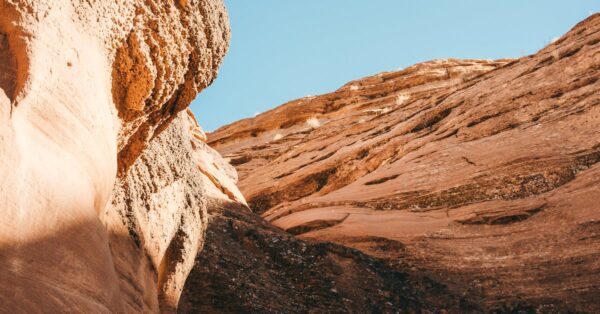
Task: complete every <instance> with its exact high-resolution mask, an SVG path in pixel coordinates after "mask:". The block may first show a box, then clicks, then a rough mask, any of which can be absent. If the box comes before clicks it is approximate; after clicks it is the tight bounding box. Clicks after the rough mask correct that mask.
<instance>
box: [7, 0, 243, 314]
mask: <svg viewBox="0 0 600 314" xmlns="http://www.w3.org/2000/svg"><path fill="white" fill-rule="evenodd" d="M228 42H229V25H228V18H227V13H226V11H225V8H224V6H223V3H222V1H220V0H187V1H184V0H178V1H155V0H143V1H142V0H136V1H78V0H53V1H47V0H46V1H44V0H42V1H39V0H36V1H30V0H2V1H0V120H1V122H0V156H2V163H1V164H0V194H1V195H0V208H1V209H2V214H3V215H2V218H1V219H0V225H1V228H0V245H1V249H0V265H1V266H2V267H1V269H2V270H0V304H1V308H2V311H3V312H4V311H6V312H18V313H38V312H63V311H65V310H68V311H70V312H78V313H79V312H81V313H130V312H134V313H142V312H143V313H146V312H159V311H162V312H173V311H175V309H176V306H177V303H178V299H179V295H180V294H181V291H182V289H183V284H184V281H185V278H186V276H187V274H188V273H189V271H190V270H191V268H192V266H193V261H194V258H195V255H196V253H197V252H198V251H199V249H200V248H201V245H202V243H203V239H204V234H205V228H206V221H207V220H206V219H207V217H206V207H207V206H208V199H209V198H210V197H211V196H210V195H211V194H210V193H212V192H210V191H212V190H213V189H216V190H217V191H228V194H227V196H226V197H227V198H228V199H235V197H236V196H237V197H239V199H238V200H239V201H240V202H241V203H243V202H244V201H243V198H242V197H241V196H240V193H239V191H237V190H236V189H235V183H234V181H235V180H234V179H235V178H234V177H233V176H232V175H231V173H233V171H232V170H231V169H228V168H226V167H225V168H223V169H221V170H218V169H215V167H216V166H215V165H219V163H221V164H225V163H223V162H222V161H219V160H220V159H219V158H218V154H216V153H214V152H213V151H211V150H209V149H208V147H207V146H206V144H194V141H195V138H196V137H197V136H198V134H202V132H201V130H199V128H198V127H197V126H195V124H194V123H193V118H192V117H190V116H189V114H188V113H186V112H185V111H183V110H184V109H185V108H186V107H187V106H188V105H189V103H190V102H191V100H192V99H193V98H194V97H195V95H196V94H197V93H198V92H199V91H200V90H202V89H203V88H204V87H206V86H208V85H209V84H210V83H211V82H212V81H213V80H214V79H215V77H216V73H217V69H218V66H219V65H220V63H221V60H222V58H223V56H224V54H225V52H226V50H227V47H228ZM180 112H181V113H180ZM171 122H173V123H171ZM194 145H195V146H194ZM199 150H205V151H202V152H198V151H199ZM200 157H201V158H200ZM209 157H212V158H213V160H211V159H208V158H209ZM205 161H206V162H209V161H210V163H207V164H204V162H205ZM200 169H202V170H203V171H204V172H201V171H200ZM207 175H209V176H210V177H211V179H210V180H209V179H207V178H205V176H207ZM203 180H204V181H203ZM207 184H210V185H211V186H207ZM212 185H215V186H214V187H213V186H212ZM216 185H218V187H217V186H216ZM215 193H216V192H215Z"/></svg>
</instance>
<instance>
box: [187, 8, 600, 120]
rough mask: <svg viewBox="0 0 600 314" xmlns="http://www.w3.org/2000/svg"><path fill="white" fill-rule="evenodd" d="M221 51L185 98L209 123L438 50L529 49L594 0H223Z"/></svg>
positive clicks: (463, 53)
mask: <svg viewBox="0 0 600 314" xmlns="http://www.w3.org/2000/svg"><path fill="white" fill-rule="evenodd" d="M225 4H226V6H227V9H228V11H229V19H230V22H231V32H232V35H231V45H230V50H229V53H228V55H227V57H226V58H225V61H224V62H223V65H222V66H221V69H220V72H219V77H218V78H217V80H216V81H215V82H214V83H213V85H212V86H210V87H209V88H208V89H206V90H205V91H203V92H202V93H201V94H200V95H199V96H198V98H196V100H195V101H194V102H193V103H192V107H191V108H192V110H193V111H194V113H195V114H196V116H197V117H198V120H199V122H200V125H201V126H202V127H203V128H204V129H205V130H207V131H213V130H215V129H216V128H218V127H220V126H223V125H225V124H228V123H231V122H234V121H237V120H239V119H243V118H246V117H251V116H253V115H255V114H256V113H259V112H263V111H266V110H269V109H272V108H275V107H277V106H279V105H281V104H283V103H285V102H287V101H289V100H293V99H296V98H300V97H304V96H307V95H318V94H322V93H326V92H330V91H333V90H335V89H337V88H338V87H340V86H341V85H343V84H345V83H346V82H348V81H351V80H354V79H358V78H361V77H364V76H368V75H373V74H376V73H379V72H382V71H393V70H397V69H399V68H404V67H407V66H410V65H412V64H415V63H418V62H422V61H427V60H431V59H439V58H477V59H498V58H507V57H511V58H512V57H519V56H523V55H527V54H531V53H534V52H536V51H537V50H539V49H541V48H542V47H544V46H545V45H547V44H548V43H550V42H551V40H552V39H553V38H555V37H558V36H561V35H562V34H564V33H565V32H567V31H568V30H569V29H571V28H572V27H573V26H574V25H575V24H576V23H577V22H579V21H581V20H583V19H585V18H586V17H587V16H589V15H590V14H592V13H596V12H599V11H600V1H599V0H562V1H557V0H496V1H492V0H486V1H482V0H454V1H450V0H428V1H421V0H418V1H417V0H414V1H412V0H411V1H409V0H225Z"/></svg>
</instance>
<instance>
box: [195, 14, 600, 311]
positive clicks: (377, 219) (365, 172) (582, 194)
mask: <svg viewBox="0 0 600 314" xmlns="http://www.w3.org/2000/svg"><path fill="white" fill-rule="evenodd" d="M599 78H600V14H596V15H593V16H590V17H589V18H588V19H586V20H585V21H583V22H581V23H579V24H578V25H576V26H575V27H574V28H573V29H572V30H571V31H570V32H568V33H567V34H566V35H564V36H563V37H561V38H560V39H558V40H556V41H555V42H553V43H551V44H549V45H548V46H547V47H545V48H544V49H542V50H540V51H539V52H537V53H536V54H533V55H530V56H526V57H523V58H520V59H515V60H496V61H486V60H453V59H449V60H435V61H430V62H425V63H421V64H417V65H415V66H412V67H409V68H407V69H404V70H401V71H397V72H386V73H381V74H378V75H375V76H372V77H367V78H363V79H360V80H356V81H353V82H350V83H348V84H346V85H345V86H343V87H341V88H340V89H338V90H337V91H335V92H332V93H329V94H325V95H321V96H315V97H305V98H302V99H298V100H295V101H291V102H289V103H286V104H284V105H282V106H280V107H278V108H276V109H273V110H271V111H268V112H265V113H262V114H260V115H258V116H257V117H254V118H249V119H244V120H241V121H238V122H236V123H233V124H231V125H228V126H225V127H222V128H220V129H218V130H217V131H215V132H214V133H211V134H209V136H208V137H209V144H210V145H212V146H213V147H215V148H216V149H217V150H218V151H219V152H221V153H222V154H223V155H224V156H225V157H226V158H228V159H229V160H230V161H231V163H232V164H233V165H235V167H236V168H237V170H238V173H239V176H240V182H239V187H240V189H241V190H242V192H243V193H244V195H245V196H246V198H247V200H248V204H249V205H250V207H251V208H252V210H253V211H254V212H256V213H259V214H261V215H262V217H264V218H265V219H266V220H267V221H269V222H271V223H272V224H273V225H275V226H277V227H279V228H281V229H283V230H287V231H288V232H289V233H292V234H294V235H297V237H298V238H299V239H301V240H304V241H307V243H314V242H316V243H327V242H333V243H336V244H340V245H344V246H347V247H351V248H354V249H356V250H358V251H360V252H362V253H365V254H367V255H368V256H369V257H370V258H374V259H376V260H377V261H379V262H381V263H382V264H384V265H386V267H388V268H389V269H393V270H396V271H399V272H401V273H404V274H406V276H407V278H410V276H427V278H429V279H427V280H423V281H421V283H423V282H427V283H428V285H429V287H430V290H426V291H425V292H423V291H422V290H418V291H421V292H423V293H417V294H415V295H413V296H414V298H413V299H411V300H415V299H417V300H419V299H420V298H422V297H423V296H424V295H425V296H426V295H429V296H431V295H432V294H435V291H437V294H435V295H437V296H438V298H437V300H438V301H439V302H441V303H442V305H441V307H438V308H437V310H439V309H440V308H444V309H451V311H460V312H463V311H483V312H486V311H498V312H518V311H522V312H536V311H537V312H590V313H594V312H598V311H600V304H599V303H598V299H597V295H598V293H599V292H600V286H599V285H598V282H600V263H599V261H600V260H599V259H598V251H599V250H598V249H599V248H600V242H599V241H600V237H599V235H600V228H599V226H600V223H599V221H600V205H599V204H598V195H600V181H599V178H600V176H599V174H600V166H599V163H598V162H599V161H600V136H599V135H598V129H599V127H600V106H598V105H599V104H600V93H599V90H600V81H599ZM359 269H360V268H359ZM362 270H364V271H366V270H365V269H364V268H362ZM322 271H323V273H327V270H325V269H323V270H322ZM191 278H193V277H191ZM204 278H210V276H208V275H206V276H205V277H204ZM411 283H413V284H414V283H415V282H414V281H411V280H409V282H408V283H404V284H403V285H405V287H406V289H409V290H410V289H411V288H409V287H414V286H411ZM290 284H291V283H290ZM362 284H364V283H363V282H361V281H355V282H354V285H355V286H361V285H362ZM250 287H251V288H250V289H253V288H252V286H251V285H250ZM435 287H437V288H435ZM222 289H223V290H225V291H229V290H228V289H229V288H228V287H222ZM378 289H381V290H380V291H381V295H384V296H386V297H387V299H386V302H390V304H393V305H394V306H393V307H392V308H402V304H405V303H402V302H401V301H399V300H406V296H404V297H401V298H399V299H395V298H394V297H393V296H394V295H396V296H397V295H400V292H399V290H393V289H387V288H381V287H378ZM255 291H260V289H258V288H256V290H255ZM337 291H339V289H338V290H337ZM442 295H443V296H444V297H443V298H442V297H440V296H442ZM453 296H459V297H458V299H456V298H455V297H453ZM445 298H447V300H446V299H445ZM349 299H351V298H349ZM421 300H422V299H421ZM453 302H457V303H458V308H457V307H453V306H455V305H453V304H456V303H453ZM284 303H285V302H284ZM384 303H385V302H384ZM423 303H425V304H427V303H428V302H423ZM443 303H446V305H444V304H443ZM359 308H360V307H359ZM374 308H375V310H379V311H386V309H385V308H384V307H383V305H381V307H377V306H375V305H374ZM352 309H353V307H352V305H347V310H348V311H352ZM371 309H373V308H371ZM452 309H453V310H452ZM437 310H434V311H437ZM291 311H292V312H293V311H294V310H293V309H291Z"/></svg>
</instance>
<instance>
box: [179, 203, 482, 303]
mask: <svg viewBox="0 0 600 314" xmlns="http://www.w3.org/2000/svg"><path fill="white" fill-rule="evenodd" d="M212 208H213V211H217V212H213V213H212V215H211V218H210V220H209V227H208V230H207V236H206V242H205V247H204V250H203V251H202V253H201V254H200V255H199V256H198V257H197V258H196V264H195V266H194V269H193V270H192V272H191V274H190V276H189V277H188V279H187V281H186V284H185V289H184V291H183V294H182V297H181V300H180V303H179V312H180V313H308V312H317V313H324V312H326V313H350V312H352V313H394V312H422V311H427V310H429V311H436V310H439V309H442V308H444V309H449V310H451V311H453V312H481V311H483V308H482V307H481V306H480V305H479V300H478V298H477V296H468V297H461V296H460V295H457V294H455V293H453V292H452V291H450V290H449V289H448V287H447V286H446V285H445V284H443V283H441V281H440V280H439V279H436V278H435V277H432V276H429V275H428V274H414V273H410V271H407V270H406V269H403V267H402V266H398V267H395V266H393V265H391V264H390V263H389V262H386V261H383V260H379V259H376V258H373V257H370V256H368V255H365V254H363V253H361V252H360V251H358V250H355V249H351V248H347V247H344V246H340V245H336V244H333V243H317V242H307V241H303V240H299V239H297V238H296V237H294V236H292V235H291V234H289V233H286V232H284V231H282V230H280V229H278V228H275V227H273V226H271V225H269V224H268V223H267V222H265V221H264V220H263V219H262V218H260V217H259V216H258V215H256V214H254V213H252V212H250V211H249V210H248V209H246V208H244V207H243V206H240V205H237V204H231V203H230V204H221V205H219V206H212ZM215 208H219V209H217V210H215Z"/></svg>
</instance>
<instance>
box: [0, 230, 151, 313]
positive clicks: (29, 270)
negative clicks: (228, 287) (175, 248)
mask: <svg viewBox="0 0 600 314" xmlns="http://www.w3.org/2000/svg"><path fill="white" fill-rule="evenodd" d="M49 228H50V227H49ZM56 228H57V230H55V231H54V232H53V233H52V234H51V235H48V236H45V237H43V238H40V239H36V240H32V241H29V242H23V243H13V244H8V245H7V244H5V245H3V246H2V247H1V248H0V313H61V312H65V311H68V312H72V313H99V312H112V313H125V312H145V311H149V309H157V308H158V304H157V300H156V295H157V292H156V288H155V282H156V279H155V278H141V277H142V276H140V274H141V272H146V274H150V275H149V276H148V277H151V274H152V273H154V270H152V269H151V268H149V266H148V263H147V260H146V257H145V254H143V252H141V250H140V249H138V248H137V247H136V246H135V243H134V241H133V240H132V239H131V238H130V237H129V236H128V235H126V234H125V235H118V234H111V235H108V234H107V232H106V228H105V227H104V225H103V224H102V223H101V222H100V221H99V220H92V221H86V222H83V223H81V224H78V225H74V226H57V227H56ZM109 239H110V240H109ZM109 241H110V244H109ZM111 246H115V247H114V248H111ZM113 254H114V255H113ZM141 281H144V282H141ZM145 296H146V297H145Z"/></svg>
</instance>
